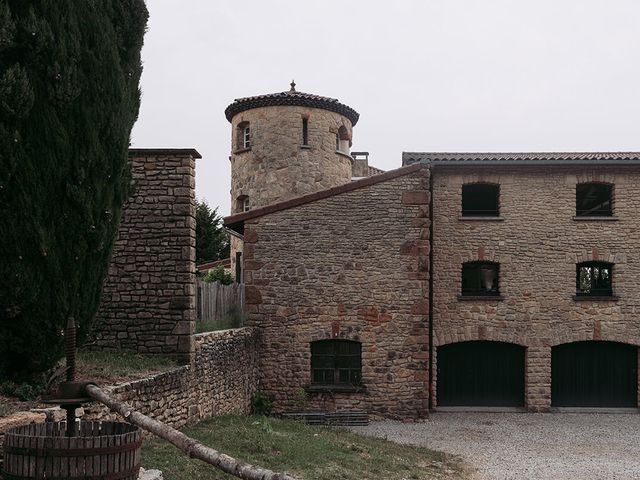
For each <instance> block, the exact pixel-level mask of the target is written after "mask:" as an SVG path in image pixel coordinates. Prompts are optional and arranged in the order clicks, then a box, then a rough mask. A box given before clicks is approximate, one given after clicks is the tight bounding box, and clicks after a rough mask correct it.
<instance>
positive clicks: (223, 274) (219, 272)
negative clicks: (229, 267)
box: [202, 265, 233, 285]
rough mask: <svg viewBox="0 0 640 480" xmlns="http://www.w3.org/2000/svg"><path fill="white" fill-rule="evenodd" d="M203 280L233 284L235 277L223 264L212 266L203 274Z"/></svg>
mask: <svg viewBox="0 0 640 480" xmlns="http://www.w3.org/2000/svg"><path fill="white" fill-rule="evenodd" d="M202 281H203V282H207V283H213V282H220V283H221V284H222V285H231V284H232V283H233V277H232V276H231V274H230V273H229V272H227V271H226V270H225V269H224V267H223V266H222V265H219V266H217V267H216V268H212V269H211V270H209V271H208V272H207V273H205V274H204V275H203V276H202Z"/></svg>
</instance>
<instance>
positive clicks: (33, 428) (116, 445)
mask: <svg viewBox="0 0 640 480" xmlns="http://www.w3.org/2000/svg"><path fill="white" fill-rule="evenodd" d="M66 430H67V426H66V422H47V423H40V424H32V425H25V426H22V427H16V428H13V429H11V430H8V431H7V432H5V437H4V479H5V480H13V479H18V478H38V479H43V478H46V479H47V480H62V479H67V480H74V479H75V480H80V479H96V480H97V479H101V480H120V479H123V480H136V479H137V478H138V472H139V470H140V446H141V445H142V433H141V431H140V429H139V428H138V427H135V426H133V425H129V424H127V423H119V422H80V423H79V424H77V425H76V435H77V436H74V437H67V436H66Z"/></svg>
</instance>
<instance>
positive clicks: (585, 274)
mask: <svg viewBox="0 0 640 480" xmlns="http://www.w3.org/2000/svg"><path fill="white" fill-rule="evenodd" d="M612 277H613V263H607V262H583V263H578V264H577V265H576V295H577V296H597V297H611V296H613V288H612Z"/></svg>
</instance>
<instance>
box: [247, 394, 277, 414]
mask: <svg viewBox="0 0 640 480" xmlns="http://www.w3.org/2000/svg"><path fill="white" fill-rule="evenodd" d="M273 400H274V398H273V395H270V394H268V393H265V392H260V391H258V392H256V393H255V394H254V395H253V398H252V399H251V413H252V414H253V415H263V416H268V415H271V410H272V409H273Z"/></svg>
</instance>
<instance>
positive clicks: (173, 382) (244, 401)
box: [85, 328, 258, 428]
mask: <svg viewBox="0 0 640 480" xmlns="http://www.w3.org/2000/svg"><path fill="white" fill-rule="evenodd" d="M256 347H257V337H256V332H255V331H254V330H252V329H250V328H240V329H234V330H223V331H219V332H209V333H202V334H198V335H195V356H194V363H193V364H192V365H185V366H182V367H179V368H177V369H175V370H171V371H169V372H165V373H161V374H158V375H155V376H153V377H150V378H146V379H143V380H138V381H134V382H130V383H125V384H122V385H118V386H116V387H114V388H113V389H112V390H111V393H112V394H113V395H114V396H115V397H116V398H118V399H119V400H121V401H124V402H127V403H129V404H130V405H132V406H133V407H134V408H135V409H136V410H138V411H140V412H142V413H144V414H145V415H149V416H151V417H153V418H155V419H156V420H160V421H162V422H164V423H167V424H168V425H171V426H172V427H175V428H179V427H182V426H183V425H186V424H191V423H195V422H197V421H199V420H201V419H204V418H208V417H212V416H220V415H227V414H231V413H238V414H245V415H246V414H249V413H250V411H251V398H252V397H253V395H254V393H255V391H256V386H257V366H258V362H257V350H256ZM85 414H86V415H88V417H87V418H99V419H102V420H106V419H115V418H116V415H115V414H113V413H111V412H110V411H109V410H108V409H107V408H106V407H104V406H102V405H100V404H97V403H94V404H91V406H90V407H86V408H85Z"/></svg>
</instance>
